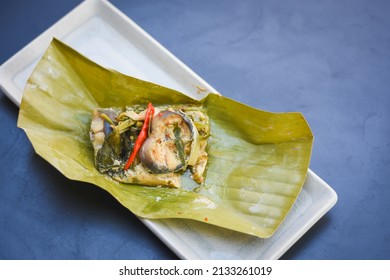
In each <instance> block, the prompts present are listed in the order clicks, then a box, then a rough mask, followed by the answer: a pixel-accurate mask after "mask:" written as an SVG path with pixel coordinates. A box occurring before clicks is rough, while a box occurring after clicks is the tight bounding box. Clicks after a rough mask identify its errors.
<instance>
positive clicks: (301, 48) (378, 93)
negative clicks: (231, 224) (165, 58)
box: [0, 0, 390, 259]
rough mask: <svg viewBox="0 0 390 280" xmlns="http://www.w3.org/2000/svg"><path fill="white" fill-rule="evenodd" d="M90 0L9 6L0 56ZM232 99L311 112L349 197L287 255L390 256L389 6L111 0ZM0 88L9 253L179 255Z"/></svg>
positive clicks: (322, 163) (325, 159)
mask: <svg viewBox="0 0 390 280" xmlns="http://www.w3.org/2000/svg"><path fill="white" fill-rule="evenodd" d="M80 2H81V1H80V0H67V1H52V0H39V1H38V0H36V1H21V0H12V1H1V4H0V35H1V37H0V38H1V39H0V40H1V44H0V46H1V47H0V64H2V63H4V62H5V61H6V60H7V59H9V58H10V57H11V56H12V55H13V54H15V53H16V52H17V51H19V50H20V49H21V48H22V47H24V46H25V45H26V44H28V43H29V42H30V41H31V40H33V39H34V38H35V37H36V36H37V35H39V34H40V33H41V32H43V31H45V30H46V29H47V28H48V27H50V26H51V25H52V24H54V23H55V22H56V21H57V20H58V19H60V18H61V17H62V16H64V15H65V14H66V13H67V12H69V11H70V10H71V9H73V8H74V7H75V6H76V5H77V4H79V3H80ZM111 2H112V3H113V4H114V5H115V6H116V7H118V8H119V9H120V10H121V11H122V12H124V13H125V14H126V15H127V16H129V17H130V18H131V19H133V20H134V21H135V22H136V23H138V24H139V25H140V26H141V27H142V28H143V29H145V30H146V31H147V32H148V33H149V34H151V35H152V36H153V37H154V38H155V39H156V40H157V41H159V42H160V43H161V44H162V45H163V46H165V47H166V48H167V49H169V50H170V51H171V52H172V53H173V54H174V55H175V56H177V57H178V58H179V59H180V60H182V61H183V62H184V63H185V64H187V65H188V66H189V67H190V68H192V69H193V70H194V71H195V72H196V73H197V74H199V75H200V76H201V77H202V78H204V79H205V80H206V81H207V82H208V83H209V84H211V85H212V86H213V87H215V88H216V89H217V90H218V91H219V92H221V93H222V94H223V95H226V96H228V97H231V98H233V99H235V100H238V101H241V102H244V103H247V104H249V105H252V106H255V107H257V108H261V109H264V110H268V111H276V112H279V111H300V112H302V113H303V114H304V115H305V117H306V118H307V120H308V122H309V124H310V126H311V128H312V130H313V133H314V135H315V143H314V148H313V154H312V160H311V165H310V168H311V169H312V170H313V171H314V172H315V173H316V174H317V175H319V176H320V177H321V178H322V179H323V180H325V181H326V182H327V183H328V184H329V185H330V186H332V188H333V189H334V190H335V191H336V192H337V194H338V198H339V200H338V202H337V204H336V206H335V207H334V208H332V210H331V211H329V212H328V213H327V214H326V215H325V216H324V217H323V218H322V219H320V221H319V222H318V223H316V224H315V225H314V226H313V227H312V228H311V229H310V230H309V231H308V232H307V233H306V234H305V235H304V236H303V237H302V238H301V239H300V240H299V241H298V242H297V243H296V244H295V245H293V246H292V247H291V249H290V250H288V251H287V252H286V253H285V254H284V255H283V257H282V259H390V219H389V216H388V215H389V212H390V202H389V200H390V175H389V174H390V159H389V156H390V124H389V123H390V110H389V109H390V17H389V13H390V2H389V1H379V0H378V1H368V0H367V1H362V0H355V1H353V0H345V1H338V0H330V1H308V0H307V1H303V0H299V1H262V0H260V1H256V0H245V1H233V0H229V1H222V0H212V1H206V0H202V1H184V0H177V1H157V0H155V1H153V0H145V1H135V0H132V1H120V0H112V1H111ZM17 118H18V108H17V106H15V105H14V104H13V103H12V102H11V101H10V100H9V99H8V97H7V96H6V95H5V94H4V93H3V92H1V91H0V121H1V132H0V163H1V164H0V258H1V259H177V256H176V255H175V254H174V253H173V252H172V251H171V250H170V249H169V248H168V247H166V246H165V245H164V244H163V243H162V242H161V241H160V240H159V239H158V238H157V237H156V236H155V235H154V234H153V233H152V232H151V231H150V230H149V229H148V228H146V227H145V226H144V225H143V224H142V223H141V222H140V221H139V220H138V219H137V218H136V217H135V216H134V215H133V214H132V213H131V212H130V211H128V210H127V209H125V208H124V207H122V206H121V205H120V204H119V203H118V202H117V201H116V200H115V199H114V198H112V197H111V196H110V195H109V194H108V193H106V192H105V191H103V190H101V189H99V188H96V187H94V186H92V185H89V184H85V183H80V182H74V181H71V180H68V179H66V178H65V177H64V176H63V175H62V174H61V173H59V172H58V171H57V170H56V169H54V168H53V167H52V166H51V165H50V164H48V163H47V162H46V161H44V160H43V159H42V158H40V157H39V156H37V155H36V154H35V153H34V150H33V148H32V146H31V144H30V142H29V141H28V139H27V137H26V135H25V133H24V132H23V131H22V130H21V129H19V128H17V127H16V123H17Z"/></svg>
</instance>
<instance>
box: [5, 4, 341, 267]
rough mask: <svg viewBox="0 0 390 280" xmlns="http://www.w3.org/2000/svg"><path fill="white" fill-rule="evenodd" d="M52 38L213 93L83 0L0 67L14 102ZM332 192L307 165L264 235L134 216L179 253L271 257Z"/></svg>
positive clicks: (110, 62)
mask: <svg viewBox="0 0 390 280" xmlns="http://www.w3.org/2000/svg"><path fill="white" fill-rule="evenodd" d="M53 37H56V38H58V39H60V40H62V41H64V42H65V43H67V44H68V45H70V46H71V47H73V48H75V49H76V50H78V51H79V52H81V53H83V54H84V55H85V56H87V57H88V58H90V59H92V60H94V61H95V62H97V63H99V64H101V65H102V66H105V67H108V68H113V69H116V70H118V71H120V72H122V73H124V74H127V75H131V76H135V77H137V78H140V79H144V80H148V81H151V82H154V83H157V84H161V85H164V86H167V87H170V88H174V89H176V90H178V91H181V92H183V93H186V94H188V95H190V96H192V97H194V98H201V97H202V95H201V93H200V92H199V88H200V87H201V88H205V89H206V90H207V92H216V90H215V89H213V88H212V87H211V86H210V85H208V84H207V83H206V82H205V81H204V80H202V79H201V78H200V77H199V76H197V75H196V74H195V73H194V72H193V71H192V70H191V69H189V68H188V67H187V66H185V65H184V64H183V63H182V62H180V61H179V60H178V59H177V58H176V57H174V56H173V55H172V54H171V53H170V52H169V51H167V50H166V49H165V48H164V47H162V46H161V45H160V44H159V43H158V42H157V41H155V40H154V39H153V38H152V37H150V36H149V35H148V34H147V33H146V32H145V31H143V30H142V29H141V28H140V27H139V26H137V25H136V24H135V23H134V22H133V21H131V20H130V19H129V18H128V17H126V15H124V14H123V13H122V12H120V11H119V10H118V9H117V8H115V7H114V6H113V5H112V4H110V3H109V2H107V1H102V0H88V1H85V2H83V3H81V4H80V5H79V6H77V7H76V8H75V9H74V10H72V11H71V12H70V13H68V14H67V15H66V16H64V17H63V18H62V19H61V20H59V21H58V22H57V23H56V24H54V25H53V26H52V27H50V28H49V29H48V30H46V31H45V32H44V33H43V34H41V35H40V36H38V37H37V38H36V39H35V40H33V41H32V42H31V43H29V44H28V45H27V46H25V47H24V48H23V49H22V50H20V51H19V52H18V53H17V54H15V55H14V56H13V57H11V58H10V59H9V60H8V61H7V62H5V63H4V64H3V65H1V67H0V86H1V88H2V90H3V91H4V92H5V94H7V95H8V96H9V97H10V98H11V100H12V101H13V102H14V103H15V104H17V105H18V106H19V105H20V102H21V99H22V94H23V88H24V85H25V83H26V81H27V79H28V77H29V76H30V74H31V72H32V70H33V68H34V66H35V65H36V63H37V62H38V60H39V59H40V57H41V56H42V54H43V53H44V51H45V50H46V48H47V46H48V45H49V43H50V41H51V40H52V38H53ZM336 201H337V195H336V193H335V192H334V190H333V189H332V188H331V187H330V186H329V185H327V184H326V183H325V182H324V181H323V180H321V178H319V177H318V176H317V175H316V174H315V173H313V172H312V171H311V170H309V172H308V176H307V180H306V182H305V185H304V187H303V189H302V192H301V193H300V195H299V197H298V199H297V202H296V203H295V205H294V207H293V209H292V210H291V212H290V213H289V215H288V216H287V218H286V220H285V221H284V223H283V224H282V226H281V227H280V228H279V229H278V230H277V232H276V233H275V234H274V235H273V236H272V237H271V238H269V239H261V238H257V237H254V236H249V235H246V234H242V233H238V232H234V231H230V230H226V229H223V228H218V227H215V226H212V225H208V224H205V223H201V222H196V221H191V220H180V219H165V220H146V219H141V220H142V221H143V222H144V223H145V224H146V226H147V227H148V228H149V229H150V230H152V231H153V232H154V233H155V234H156V235H157V236H158V237H159V238H160V239H161V240H162V241H163V242H164V243H165V244H166V245H167V246H169V248H171V250H173V251H174V252H175V253H176V254H177V255H178V256H179V257H180V258H182V259H278V258H279V257H280V256H282V255H283V253H284V252H286V251H287V250H288V249H289V248H290V247H291V246H292V245H293V244H294V243H295V242H296V241H297V240H298V239H299V238H300V237H301V236H302V235H303V234H304V233H305V232H306V231H307V230H308V229H309V228H310V227H311V226H312V225H313V224H315V223H316V222H317V221H318V220H319V219H320V218H321V217H322V216H323V215H324V214H325V213H326V212H328V211H329V210H330V209H331V208H332V207H333V206H334V204H335V203H336Z"/></svg>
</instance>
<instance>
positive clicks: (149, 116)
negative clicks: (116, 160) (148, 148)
mask: <svg viewBox="0 0 390 280" xmlns="http://www.w3.org/2000/svg"><path fill="white" fill-rule="evenodd" d="M153 115H154V107H153V105H152V103H149V104H148V107H147V109H146V113H145V121H144V124H143V126H142V129H141V132H140V134H139V135H138V137H137V140H136V141H135V144H134V148H133V151H132V152H131V154H130V156H129V159H128V160H127V162H126V164H125V167H124V168H123V169H124V170H127V169H129V168H130V166H131V164H132V163H133V161H134V159H135V157H136V156H137V154H138V151H139V149H140V148H141V146H142V144H143V143H144V141H145V140H146V138H147V137H148V130H149V123H150V121H151V120H152V118H153Z"/></svg>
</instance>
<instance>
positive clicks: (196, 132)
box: [90, 104, 210, 188]
mask: <svg viewBox="0 0 390 280" xmlns="http://www.w3.org/2000/svg"><path fill="white" fill-rule="evenodd" d="M145 107H146V106H141V105H137V106H129V107H126V108H124V109H120V108H99V109H95V110H94V111H93V113H92V121H91V129H90V140H91V143H92V145H93V148H94V158H95V166H96V168H97V169H98V170H99V172H101V173H107V174H108V175H109V176H111V177H112V178H113V179H115V180H117V181H120V182H123V183H131V184H140V185H147V186H168V187H175V188H180V187H181V176H182V174H183V173H184V172H187V171H188V170H189V172H190V173H191V178H192V179H193V180H194V181H195V182H196V183H198V184H201V183H202V182H203V181H204V173H205V170H206V165H207V159H208V156H207V152H206V148H207V138H208V136H209V135H210V125H209V119H208V116H207V114H206V113H205V111H204V109H203V108H202V107H200V106H191V105H174V106H157V107H154V106H153V105H152V104H149V105H148V106H147V108H145Z"/></svg>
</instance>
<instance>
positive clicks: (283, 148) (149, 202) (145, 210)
mask: <svg viewBox="0 0 390 280" xmlns="http://www.w3.org/2000/svg"><path fill="white" fill-rule="evenodd" d="M53 73H55V75H53ZM178 82H179V83H180V81H179V80H178ZM194 83H195V81H194ZM182 85H185V86H186V87H187V89H188V91H189V92H191V87H190V86H189V84H188V83H183V84H182ZM194 96H196V97H200V96H199V95H196V94H195V93H194ZM148 103H151V104H153V107H154V113H153V118H150V117H149V118H148V117H147V115H151V113H149V112H150V110H148V106H147V104H148ZM125 106H127V107H125ZM148 111H149V112H148ZM147 122H148V123H147ZM145 123H146V124H147V125H145ZM18 126H19V127H21V128H23V129H24V130H25V132H26V134H27V136H28V138H29V139H30V141H31V143H32V145H33V147H34V149H35V151H36V152H37V153H38V154H39V155H40V156H42V157H43V158H44V159H46V160H47V161H48V162H49V163H50V164H52V165H53V166H54V167H55V168H57V169H58V170H59V171H60V172H62V174H64V175H65V176H66V177H68V178H69V179H72V180H78V181H82V182H88V183H91V184H94V185H96V186H99V187H100V188H102V189H104V190H106V191H107V192H109V193H110V194H111V195H112V196H113V197H115V199H117V200H118V201H119V202H120V203H121V204H122V205H124V206H125V207H126V208H128V209H129V210H130V211H132V213H134V214H135V215H137V216H139V217H143V218H147V219H164V218H180V219H192V220H196V221H200V222H203V223H207V224H211V225H215V226H219V227H223V228H227V229H231V230H234V231H239V232H242V233H246V234H251V235H255V236H258V237H262V238H267V237H270V236H272V235H273V234H274V232H275V231H276V230H277V228H278V227H279V226H280V225H281V224H282V223H283V221H284V220H285V218H286V216H287V214H288V213H289V211H290V210H291V209H292V207H293V205H294V203H295V201H296V199H297V197H298V195H299V193H300V191H301V189H302V186H303V184H304V182H305V178H306V174H307V170H308V167H309V163H310V156H311V149H312V144H313V135H312V133H311V130H310V127H309V125H308V123H307V122H306V120H305V118H304V117H303V115H302V114H301V113H272V112H266V111H263V110H260V109H257V108H253V107H250V106H248V105H245V104H242V103H239V102H237V101H234V100H232V99H229V98H227V97H224V96H221V95H216V94H212V93H210V94H207V95H205V96H203V97H202V98H201V99H195V98H192V97H190V96H188V95H186V94H183V93H181V92H178V91H176V90H173V89H170V88H167V87H164V86H161V85H158V84H154V83H151V82H147V81H144V80H140V79H137V78H134V77H131V76H127V75H124V74H121V73H119V72H117V71H115V70H111V69H107V68H104V67H102V66H100V65H98V64H96V63H95V62H93V61H91V60H89V59H88V58H87V57H85V56H83V55H81V54H80V53H78V52H77V51H76V50H74V49H72V48H71V47H69V46H67V45H65V44H64V43H62V42H60V41H58V40H56V39H54V40H53V41H52V42H51V44H50V46H49V47H48V49H47V50H46V52H45V54H44V55H43V56H42V58H41V60H40V61H39V62H38V64H37V66H36V67H35V68H34V71H33V73H32V74H31V76H30V78H29V79H28V82H27V84H26V87H25V90H24V93H23V99H22V103H21V107H20V111H19V119H18ZM91 138H92V143H93V144H91ZM138 139H140V140H138ZM141 142H142V143H141ZM133 150H136V153H133ZM160 185H161V186H165V187H154V186H160Z"/></svg>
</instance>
